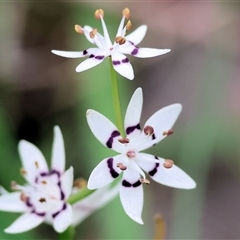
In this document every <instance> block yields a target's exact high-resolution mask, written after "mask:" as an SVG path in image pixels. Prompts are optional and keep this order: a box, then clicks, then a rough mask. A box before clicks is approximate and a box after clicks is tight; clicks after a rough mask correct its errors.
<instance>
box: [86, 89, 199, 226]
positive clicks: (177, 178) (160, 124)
mask: <svg viewBox="0 0 240 240" xmlns="http://www.w3.org/2000/svg"><path fill="white" fill-rule="evenodd" d="M142 103H143V97H142V89H141V88H138V89H137V90H136V91H135V92H134V94H133V96H132V98H131V100H130V103H129V105H128V107H127V111H126V115H125V121H124V128H125V131H126V136H127V137H126V138H124V137H121V135H120V132H119V130H118V129H117V128H116V126H115V125H114V124H113V123H112V122H111V121H110V120H108V119H107V118H106V117H105V116H103V115H102V114H100V113H98V112H96V111H94V110H88V111H87V121H88V124H89V127H90V129H91V130H92V132H93V134H94V135H95V137H96V138H97V139H98V140H99V141H100V142H101V143H102V144H103V145H104V146H106V147H108V148H111V149H113V150H114V151H116V152H118V153H119V154H118V155H116V156H114V157H108V158H106V159H104V160H102V161H101V162H100V163H99V164H98V165H97V166H96V167H95V169H94V170H93V171H92V173H91V175H90V177H89V181H88V188H89V189H96V188H100V187H103V186H105V185H107V184H109V183H111V182H112V181H113V180H114V179H116V178H117V177H118V176H119V175H120V174H121V172H123V174H122V181H121V186H120V199H121V202H122V205H123V208H124V210H125V212H126V213H127V214H128V215H129V217H131V218H132V219H133V220H135V221H136V222H138V223H140V224H143V221H142V218H141V213H142V207H143V187H142V183H147V184H148V183H149V181H148V180H147V179H146V177H145V173H144V172H143V170H144V171H145V172H147V173H148V174H149V175H150V177H151V178H152V179H153V180H154V181H156V182H158V183H161V184H164V185H166V186H169V187H175V188H182V189H192V188H195V187H196V183H195V182H194V180H193V179H192V178H191V177H189V176H188V175H187V174H186V173H185V172H184V171H182V170H181V169H180V168H178V167H177V166H176V165H173V161H171V160H165V159H163V158H160V157H157V156H153V155H150V154H146V153H140V151H142V150H145V149H147V148H149V147H151V146H153V145H155V144H157V143H158V142H159V141H161V140H162V139H164V138H165V137H166V136H168V135H169V134H171V133H173V131H172V130H171V128H172V126H173V124H174V123H175V121H176V120H177V118H178V116H179V114H180V112H181V109H182V106H181V105H180V104H172V105H170V106H167V107H164V108H162V109H160V110H158V111H157V112H156V113H154V114H153V115H152V116H151V117H150V118H149V119H148V120H147V122H146V123H145V125H144V127H143V130H141V128H140V116H141V111H142ZM142 169H143V170H142Z"/></svg>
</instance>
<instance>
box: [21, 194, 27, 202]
mask: <svg viewBox="0 0 240 240" xmlns="http://www.w3.org/2000/svg"><path fill="white" fill-rule="evenodd" d="M20 200H21V201H22V202H27V196H26V195H25V194H24V193H21V195H20Z"/></svg>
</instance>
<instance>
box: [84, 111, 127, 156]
mask: <svg viewBox="0 0 240 240" xmlns="http://www.w3.org/2000/svg"><path fill="white" fill-rule="evenodd" d="M87 122H88V125H89V127H90V129H91V131H92V133H93V134H94V136H95V137H96V138H97V139H98V140H99V141H100V142H101V143H102V144H103V145H104V146H106V147H108V148H111V149H113V150H114V151H116V152H119V153H120V152H122V149H123V145H122V144H121V143H120V142H119V141H118V139H119V138H121V135H120V132H119V131H118V129H117V128H116V126H115V125H114V124H113V123H112V122H111V121H110V120H108V119H107V118H106V117H105V116H103V115H102V114H101V113H99V112H97V111H94V110H92V109H89V110H87Z"/></svg>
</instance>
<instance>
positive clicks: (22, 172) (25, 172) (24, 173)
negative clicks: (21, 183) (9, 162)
mask: <svg viewBox="0 0 240 240" xmlns="http://www.w3.org/2000/svg"><path fill="white" fill-rule="evenodd" d="M20 174H21V175H22V176H23V175H26V174H27V171H26V170H25V169H24V168H20Z"/></svg>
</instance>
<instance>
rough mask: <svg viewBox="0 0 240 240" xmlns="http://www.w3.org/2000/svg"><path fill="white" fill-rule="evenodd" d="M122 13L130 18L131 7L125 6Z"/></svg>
mask: <svg viewBox="0 0 240 240" xmlns="http://www.w3.org/2000/svg"><path fill="white" fill-rule="evenodd" d="M122 15H123V16H124V17H125V18H126V19H129V18H130V10H129V8H124V9H123V11H122Z"/></svg>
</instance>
